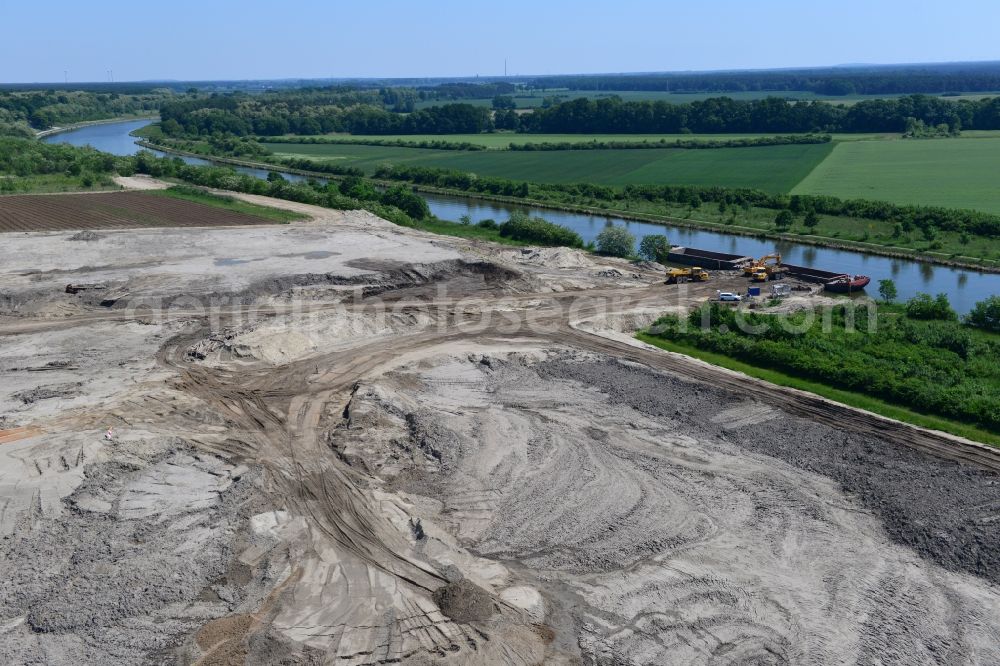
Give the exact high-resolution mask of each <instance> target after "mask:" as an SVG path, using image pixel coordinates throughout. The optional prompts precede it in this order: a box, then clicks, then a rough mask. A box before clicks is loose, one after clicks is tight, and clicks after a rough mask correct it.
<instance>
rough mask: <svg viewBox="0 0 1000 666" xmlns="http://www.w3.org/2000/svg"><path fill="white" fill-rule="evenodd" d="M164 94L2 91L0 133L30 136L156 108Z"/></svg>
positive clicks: (0, 95)
mask: <svg viewBox="0 0 1000 666" xmlns="http://www.w3.org/2000/svg"><path fill="white" fill-rule="evenodd" d="M164 98H165V96H164V95H162V94H156V93H149V94H139V95H126V94H120V93H117V92H101V93H96V92H81V91H69V90H64V91H55V90H43V91H32V92H0V135H13V136H18V135H21V136H29V135H31V134H33V133H34V132H33V130H44V129H48V128H50V127H53V126H56V125H66V124H69V123H78V122H84V121H88V120H106V119H108V118H115V117H117V116H123V115H130V114H138V113H144V112H152V111H156V110H157V109H158V108H159V107H160V104H161V103H162V102H163V100H164Z"/></svg>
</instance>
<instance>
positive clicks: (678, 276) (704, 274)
mask: <svg viewBox="0 0 1000 666" xmlns="http://www.w3.org/2000/svg"><path fill="white" fill-rule="evenodd" d="M707 280H708V271H706V270H702V269H701V268H699V267H698V266H692V267H691V268H668V269H667V284H681V283H683V282H705V281H707Z"/></svg>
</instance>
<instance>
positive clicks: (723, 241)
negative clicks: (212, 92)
mask: <svg viewBox="0 0 1000 666" xmlns="http://www.w3.org/2000/svg"><path fill="white" fill-rule="evenodd" d="M150 122H151V121H149V120H130V121H125V122H120V123H107V124H103V125H90V126H87V127H81V128H79V129H75V130H71V131H68V132H63V133H60V134H53V135H50V136H47V137H45V138H44V139H43V140H44V141H47V142H49V143H59V142H67V143H71V144H73V145H90V146H93V147H94V148H97V149H98V150H102V151H105V152H108V153H113V154H115V155H131V154H133V153H135V152H136V151H138V150H139V149H140V147H139V146H137V145H136V141H137V139H136V138H135V137H132V136H129V133H130V132H132V131H134V130H136V129H139V128H140V127H144V126H145V125H147V124H149V123H150ZM153 152H156V153H157V154H158V155H163V153H159V152H157V151H153ZM181 159H183V160H184V161H185V162H187V163H188V164H209V161H208V160H204V159H200V158H196V157H182V158H181ZM236 170H237V171H240V172H242V173H248V174H251V175H253V176H256V177H259V178H265V177H266V176H267V171H265V170H262V169H250V168H246V167H238V168H237V169H236ZM284 175H285V177H286V178H287V179H289V180H292V181H299V180H305V178H304V177H302V176H297V175H294V174H284ZM421 196H423V197H424V198H425V199H426V200H427V204H428V205H429V206H430V209H431V212H432V213H433V214H434V215H435V216H437V217H439V218H441V219H442V220H453V221H458V220H459V219H460V218H461V217H462V216H464V215H468V216H469V217H470V218H472V220H473V222H478V221H480V220H485V219H493V220H496V221H497V222H503V221H504V220H506V219H507V218H508V217H509V216H510V214H511V213H512V212H514V211H516V210H520V211H523V212H526V213H528V214H530V215H537V216H539V217H544V218H545V219H547V220H549V221H550V222H555V223H556V224H561V225H563V226H565V227H568V228H570V229H573V230H574V231H576V232H577V233H579V234H580V236H582V237H583V239H584V241H590V240H593V239H594V238H595V237H596V236H597V234H599V233H600V232H601V230H602V229H603V228H604V227H606V226H608V225H611V224H614V225H619V226H623V227H625V228H626V229H628V230H629V231H630V232H631V233H632V235H634V236H635V237H636V240H637V241H638V240H640V239H641V238H642V237H643V236H646V235H649V234H664V235H666V236H667V238H668V239H669V240H670V242H671V243H672V244H674V245H685V246H688V247H697V248H702V249H706V250H714V251H716V252H731V253H733V254H739V255H745V256H754V257H759V256H762V255H765V254H771V253H773V252H775V251H777V252H780V253H781V256H782V259H783V260H784V261H785V262H787V263H789V264H795V265H799V266H809V267H813V268H819V269H822V270H828V271H837V272H841V273H850V274H852V275H854V274H862V275H868V276H870V277H871V278H872V284H871V285H870V286H869V287H868V292H869V293H870V294H871V295H873V296H874V295H877V289H878V287H877V285H878V281H879V280H881V279H884V278H892V279H893V280H895V282H896V286H897V288H898V290H899V297H900V299H907V298H910V297H912V296H913V295H915V294H916V293H917V292H921V291H922V292H927V293H930V294H937V293H941V292H943V293H945V294H947V295H948V298H949V300H950V301H951V304H952V306H953V307H954V308H955V309H956V310H957V311H958V312H960V313H965V312H968V311H969V310H970V309H972V307H973V305H975V303H976V302H977V301H980V300H983V299H984V298H986V297H988V296H992V295H994V294H1000V274H996V273H981V272H978V271H974V270H966V269H958V268H950V267H947V266H936V265H934V264H929V263H926V262H922V261H911V260H907V259H892V258H889V257H881V256H878V255H871V254H865V253H863V252H856V251H851V250H835V249H830V248H823V247H816V246H813V245H804V244H801V243H793V242H784V241H774V240H761V239H757V238H753V237H748V236H737V235H733V234H726V233H719V232H715V231H702V230H699V229H689V228H686V227H674V226H670V225H663V224H652V223H649V222H636V221H631V220H624V219H621V218H616V217H612V216H603V215H586V214H581V213H570V212H564V211H557V210H549V209H542V208H532V207H528V206H516V205H511V204H505V203H496V202H490V201H482V200H477V199H468V198H465V197H453V196H446V195H439V194H425V193H421Z"/></svg>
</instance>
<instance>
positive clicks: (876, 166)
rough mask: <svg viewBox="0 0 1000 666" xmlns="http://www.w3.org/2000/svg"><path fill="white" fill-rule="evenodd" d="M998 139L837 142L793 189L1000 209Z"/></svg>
mask: <svg viewBox="0 0 1000 666" xmlns="http://www.w3.org/2000/svg"><path fill="white" fill-rule="evenodd" d="M998 172H1000V138H995V137H986V136H976V137H972V138H947V139H924V140H907V141H857V142H853V143H842V144H839V145H837V146H836V147H835V148H834V150H833V152H832V153H831V154H830V156H829V157H827V158H826V159H825V160H823V161H822V162H820V163H819V164H818V165H817V166H816V168H815V169H814V170H813V171H812V173H810V174H809V175H808V176H806V177H805V178H804V179H803V180H802V182H800V183H799V184H798V185H797V186H795V188H794V189H792V192H793V193H794V194H825V195H831V196H835V197H840V198H842V199H880V200H884V201H891V202H893V203H898V204H908V205H925V206H942V207H945V208H970V209H973V210H981V211H985V212H988V213H1000V189H998V188H997V184H996V174H997V173H998Z"/></svg>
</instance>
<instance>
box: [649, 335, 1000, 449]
mask: <svg viewBox="0 0 1000 666" xmlns="http://www.w3.org/2000/svg"><path fill="white" fill-rule="evenodd" d="M636 338H637V339H639V340H641V341H643V342H646V343H648V344H651V345H653V346H654V347H659V348H660V349H664V350H666V351H672V352H676V353H678V354H684V355H685V356H691V357H693V358H697V359H700V360H702V361H705V362H707V363H711V364H712V365H718V366H720V367H723V368H728V369H729V370H735V371H737V372H742V373H743V374H745V375H749V376H750V377H756V378H757V379H763V380H764V381H767V382H770V383H772V384H777V385H778V386H787V387H789V388H794V389H799V390H800V391H806V392H808V393H814V394H816V395H819V396H822V397H824V398H827V399H829V400H833V401H836V402H839V403H842V404H845V405H849V406H851V407H857V408H859V409H864V410H867V411H869V412H874V413H875V414H880V415H882V416H886V417H889V418H892V419H896V420H897V421H903V422H904V423H910V424H913V425H916V426H920V427H922V428H929V429H931V430H940V431H941V432H946V433H949V434H952V435H958V436H959V437H965V438H966V439H971V440H973V441H976V442H982V443H984V444H989V445H991V446H1000V436H998V435H995V434H993V433H991V432H989V431H987V430H983V429H981V428H977V427H975V426H971V425H967V424H965V423H960V422H958V421H953V420H951V419H946V418H943V417H939V416H931V415H927V414H921V413H919V412H915V411H913V410H910V409H907V408H905V407H900V406H898V405H893V404H891V403H888V402H885V401H884V400H880V399H878V398H873V397H871V396H868V395H865V394H863V393H855V392H853V391H845V390H842V389H838V388H834V387H832V386H827V385H826V384H821V383H819V382H814V381H809V380H807V379H801V378H799V377H794V376H792V375H788V374H785V373H783V372H779V371H777V370H771V369H768V368H764V367H760V366H756V365H751V364H749V363H746V362H743V361H738V360H736V359H734V358H730V357H729V356H725V355H724V354H719V353H716V352H711V351H706V350H703V349H699V348H698V347H694V346H692V345H686V344H683V343H679V342H675V341H672V340H664V339H663V338H660V337H657V336H653V335H648V334H646V333H638V334H637V335H636Z"/></svg>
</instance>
